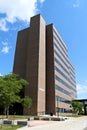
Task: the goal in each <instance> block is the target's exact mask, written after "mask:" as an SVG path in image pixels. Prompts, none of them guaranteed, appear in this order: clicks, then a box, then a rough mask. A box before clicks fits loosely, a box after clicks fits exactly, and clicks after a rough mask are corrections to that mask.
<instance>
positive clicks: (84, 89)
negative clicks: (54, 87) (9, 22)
mask: <svg viewBox="0 0 87 130" xmlns="http://www.w3.org/2000/svg"><path fill="white" fill-rule="evenodd" d="M77 94H78V95H81V94H82V95H83V94H86V95H87V86H86V85H82V84H78V85H77Z"/></svg>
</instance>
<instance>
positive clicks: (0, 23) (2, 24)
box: [0, 18, 8, 31]
mask: <svg viewBox="0 0 87 130" xmlns="http://www.w3.org/2000/svg"><path fill="white" fill-rule="evenodd" d="M0 30H2V31H8V28H7V27H6V19H3V18H2V19H0Z"/></svg>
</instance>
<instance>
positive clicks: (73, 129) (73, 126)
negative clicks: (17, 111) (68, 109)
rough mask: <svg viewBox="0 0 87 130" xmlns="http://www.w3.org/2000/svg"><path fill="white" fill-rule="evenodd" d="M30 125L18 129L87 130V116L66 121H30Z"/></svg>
mask: <svg viewBox="0 0 87 130" xmlns="http://www.w3.org/2000/svg"><path fill="white" fill-rule="evenodd" d="M29 125H30V127H28V126H26V127H23V128H20V129H18V130H87V116H84V117H79V118H69V119H67V120H66V121H39V120H38V121H30V124H29Z"/></svg>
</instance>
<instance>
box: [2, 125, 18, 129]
mask: <svg viewBox="0 0 87 130" xmlns="http://www.w3.org/2000/svg"><path fill="white" fill-rule="evenodd" d="M17 128H20V126H12V125H2V126H1V125H0V130H17Z"/></svg>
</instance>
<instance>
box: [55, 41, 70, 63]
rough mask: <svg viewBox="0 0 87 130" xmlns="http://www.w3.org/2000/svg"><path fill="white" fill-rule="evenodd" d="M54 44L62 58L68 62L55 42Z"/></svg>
mask: <svg viewBox="0 0 87 130" xmlns="http://www.w3.org/2000/svg"><path fill="white" fill-rule="evenodd" d="M54 46H55V47H56V48H57V50H58V51H59V52H60V53H61V55H62V56H63V57H64V59H65V60H66V61H67V63H69V61H68V60H67V58H66V57H65V55H64V54H63V53H62V51H61V50H60V49H59V47H58V46H57V45H56V43H55V42H54Z"/></svg>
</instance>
